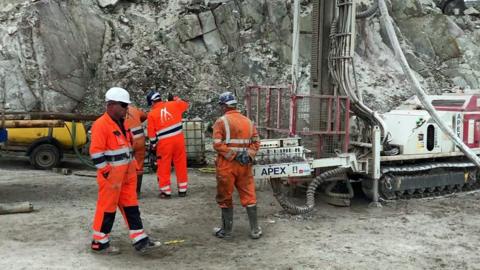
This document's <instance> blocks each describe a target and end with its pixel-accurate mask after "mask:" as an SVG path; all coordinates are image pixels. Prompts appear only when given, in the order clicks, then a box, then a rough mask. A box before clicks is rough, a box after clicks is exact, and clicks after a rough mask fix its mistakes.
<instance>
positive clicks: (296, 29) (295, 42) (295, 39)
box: [292, 0, 300, 94]
mask: <svg viewBox="0 0 480 270" xmlns="http://www.w3.org/2000/svg"><path fill="white" fill-rule="evenodd" d="M299 17H300V0H295V2H294V5H293V35H292V90H293V93H294V94H296V93H297V84H298V77H299V76H298V58H299V49H298V46H299V42H300V26H299V21H300V20H299Z"/></svg>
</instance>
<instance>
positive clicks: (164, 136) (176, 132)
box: [157, 129, 182, 140]
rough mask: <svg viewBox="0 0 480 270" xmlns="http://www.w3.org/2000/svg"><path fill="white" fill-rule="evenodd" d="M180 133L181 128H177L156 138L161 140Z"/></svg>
mask: <svg viewBox="0 0 480 270" xmlns="http://www.w3.org/2000/svg"><path fill="white" fill-rule="evenodd" d="M181 133H182V129H180V130H177V131H175V132H172V133H168V134H166V135H162V136H158V137H157V139H158V140H161V139H165V138H168V137H173V136H175V135H178V134H181Z"/></svg>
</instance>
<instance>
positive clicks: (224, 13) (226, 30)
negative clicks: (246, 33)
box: [213, 2, 240, 49]
mask: <svg viewBox="0 0 480 270" xmlns="http://www.w3.org/2000/svg"><path fill="white" fill-rule="evenodd" d="M213 15H214V16H215V21H216V23H217V27H218V29H219V30H220V34H221V36H222V37H223V40H224V42H225V43H226V44H227V45H228V46H229V47H231V48H233V49H237V48H238V47H240V31H239V27H238V17H239V16H240V13H239V11H238V10H237V8H236V6H235V3H234V2H228V3H226V4H223V5H220V6H219V7H218V8H216V9H215V10H213Z"/></svg>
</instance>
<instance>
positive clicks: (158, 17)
mask: <svg viewBox="0 0 480 270" xmlns="http://www.w3.org/2000/svg"><path fill="white" fill-rule="evenodd" d="M360 2H364V3H366V4H369V3H370V1H360ZM390 10H391V14H392V15H393V17H394V19H395V23H396V26H397V30H398V33H399V35H400V36H399V37H400V39H401V43H402V46H403V49H404V51H405V54H406V57H407V60H408V61H409V63H410V65H411V67H412V68H413V69H414V70H415V71H416V72H417V74H418V76H419V78H420V80H421V81H422V83H423V85H424V87H425V88H426V89H427V92H430V93H440V92H442V91H443V90H445V89H451V88H452V87H459V88H480V82H479V79H478V78H480V74H479V72H480V58H479V57H478V55H479V53H480V46H479V44H480V20H479V17H478V14H477V13H476V12H475V11H474V10H473V9H472V10H470V11H468V12H466V13H465V15H463V14H462V15H459V16H447V15H444V14H443V13H442V11H441V10H440V9H439V8H437V7H436V5H435V3H434V2H433V1H430V0H421V1H418V0H402V1H400V0H395V1H391V6H390ZM311 12H312V7H311V1H302V10H301V18H300V29H301V35H300V56H301V63H300V64H301V70H302V78H301V79H300V82H301V84H300V85H301V87H302V91H304V92H308V90H309V85H308V81H309V62H310V55H311V49H310V48H311V47H310V44H311V39H312V29H311ZM467 13H468V14H467ZM292 21H293V17H292V11H291V1H287V0H269V1H266V0H235V1H234V0H230V1H229V0H225V1H201V0H198V1H197V0H182V1H164V0H150V1H147V0H135V1H134V0H132V1H127V0H124V1H114V0H42V1H27V0H24V1H19V0H2V1H1V2H0V37H1V38H0V90H1V91H5V93H6V97H7V102H8V104H9V108H10V110H17V111H24V110H27V111H30V110H46V111H79V112H82V113H97V112H101V111H102V110H103V108H104V106H103V95H104V93H105V91H106V90H107V89H108V88H109V87H112V86H121V87H124V88H126V89H127V90H129V92H130V93H131V94H132V98H133V99H134V101H135V103H137V105H139V106H143V107H146V104H145V103H146V102H145V93H146V92H147V91H148V90H149V89H151V88H156V89H159V90H160V91H161V92H162V94H164V96H166V94H167V93H168V92H172V93H175V94H177V95H179V96H181V97H184V98H187V99H189V100H190V101H191V103H192V107H191V110H190V111H189V115H188V116H189V117H195V116H201V117H203V118H208V119H213V118H214V115H215V114H216V111H215V102H214V100H215V98H216V97H217V94H218V93H219V92H221V91H225V90H230V91H234V92H236V93H237V94H238V95H239V96H240V97H241V96H242V95H243V90H244V89H245V86H247V85H248V84H288V83H289V81H290V79H289V76H290V75H289V74H290V61H291V48H292V44H291V32H292V28H293V27H292ZM386 40H387V38H386V36H385V35H384V31H383V29H382V27H381V26H380V24H379V20H378V18H376V17H372V18H369V19H362V20H357V46H356V56H357V58H356V60H355V71H356V73H357V83H358V86H359V88H361V90H362V91H363V93H364V95H365V101H366V102H367V103H368V104H369V105H370V106H372V107H373V108H374V109H378V110H380V111H386V110H388V109H389V108H392V107H393V106H395V105H396V104H398V102H399V101H401V100H404V99H406V98H407V97H409V96H410V95H411V92H410V88H409V87H408V84H407V82H406V81H405V76H404V75H403V72H402V71H401V68H400V66H399V64H398V63H397V62H396V61H395V57H394V55H393V54H392V51H391V49H390V47H389V44H388V42H386ZM1 91H0V94H1V93H2V92H1ZM1 97H2V95H0V98H1Z"/></svg>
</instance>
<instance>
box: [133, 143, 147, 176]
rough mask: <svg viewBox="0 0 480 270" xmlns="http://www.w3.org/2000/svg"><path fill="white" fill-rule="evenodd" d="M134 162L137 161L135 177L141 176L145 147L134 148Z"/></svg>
mask: <svg viewBox="0 0 480 270" xmlns="http://www.w3.org/2000/svg"><path fill="white" fill-rule="evenodd" d="M134 151H135V160H136V161H137V175H143V163H144V162H145V146H143V147H138V148H137V147H136V148H135V149H134Z"/></svg>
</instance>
